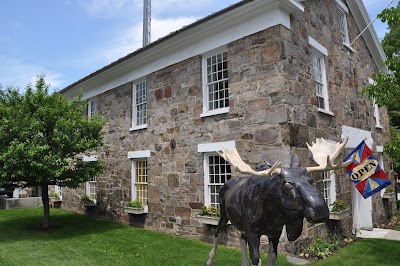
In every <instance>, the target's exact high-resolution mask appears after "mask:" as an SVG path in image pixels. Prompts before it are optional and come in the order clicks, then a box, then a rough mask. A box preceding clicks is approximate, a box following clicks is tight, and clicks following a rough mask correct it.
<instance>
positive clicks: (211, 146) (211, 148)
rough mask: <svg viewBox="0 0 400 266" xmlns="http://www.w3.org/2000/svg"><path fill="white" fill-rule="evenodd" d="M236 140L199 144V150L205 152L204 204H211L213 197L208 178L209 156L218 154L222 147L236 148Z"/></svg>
mask: <svg viewBox="0 0 400 266" xmlns="http://www.w3.org/2000/svg"><path fill="white" fill-rule="evenodd" d="M235 146H236V144H235V141H234V140H232V141H225V142H212V143H203V144H198V145H197V152H199V153H203V170H204V175H203V181H204V206H210V205H211V197H210V195H211V194H210V189H209V185H210V182H209V180H208V174H209V172H208V171H209V170H208V165H209V164H208V162H209V161H208V158H209V156H214V155H218V153H217V151H219V150H221V148H222V147H227V148H235Z"/></svg>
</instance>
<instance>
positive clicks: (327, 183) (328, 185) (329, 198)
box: [322, 171, 336, 210]
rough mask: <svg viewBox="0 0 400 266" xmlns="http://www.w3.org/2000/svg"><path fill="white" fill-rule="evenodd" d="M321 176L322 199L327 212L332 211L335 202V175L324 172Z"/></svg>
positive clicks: (330, 172)
mask: <svg viewBox="0 0 400 266" xmlns="http://www.w3.org/2000/svg"><path fill="white" fill-rule="evenodd" d="M322 174H323V183H324V199H325V202H326V205H327V206H328V207H329V210H331V209H332V207H333V205H332V204H333V203H334V202H335V201H336V175H335V172H334V171H325V172H322Z"/></svg>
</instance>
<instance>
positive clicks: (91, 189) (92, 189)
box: [86, 176, 97, 201]
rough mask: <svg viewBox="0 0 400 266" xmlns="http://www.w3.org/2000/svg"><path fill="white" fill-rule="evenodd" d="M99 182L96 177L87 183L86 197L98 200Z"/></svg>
mask: <svg viewBox="0 0 400 266" xmlns="http://www.w3.org/2000/svg"><path fill="white" fill-rule="evenodd" d="M96 184H97V181H96V177H95V176H94V177H93V178H92V180H90V181H88V182H86V195H88V196H89V198H90V199H91V200H93V201H96V198H97V196H96V195H97V189H96V187H97V185H96Z"/></svg>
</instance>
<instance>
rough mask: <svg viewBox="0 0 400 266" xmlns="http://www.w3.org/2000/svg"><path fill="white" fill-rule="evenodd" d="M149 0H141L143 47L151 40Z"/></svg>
mask: <svg viewBox="0 0 400 266" xmlns="http://www.w3.org/2000/svg"><path fill="white" fill-rule="evenodd" d="M150 33H151V0H143V47H145V46H146V45H148V44H149V43H150V42H151V40H150V38H151V34H150Z"/></svg>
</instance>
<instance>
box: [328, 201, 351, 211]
mask: <svg viewBox="0 0 400 266" xmlns="http://www.w3.org/2000/svg"><path fill="white" fill-rule="evenodd" d="M346 208H347V207H346V204H345V203H344V201H343V200H339V199H338V200H336V201H335V202H334V203H333V204H332V209H331V211H332V212H340V211H343V210H345V209H346Z"/></svg>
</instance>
